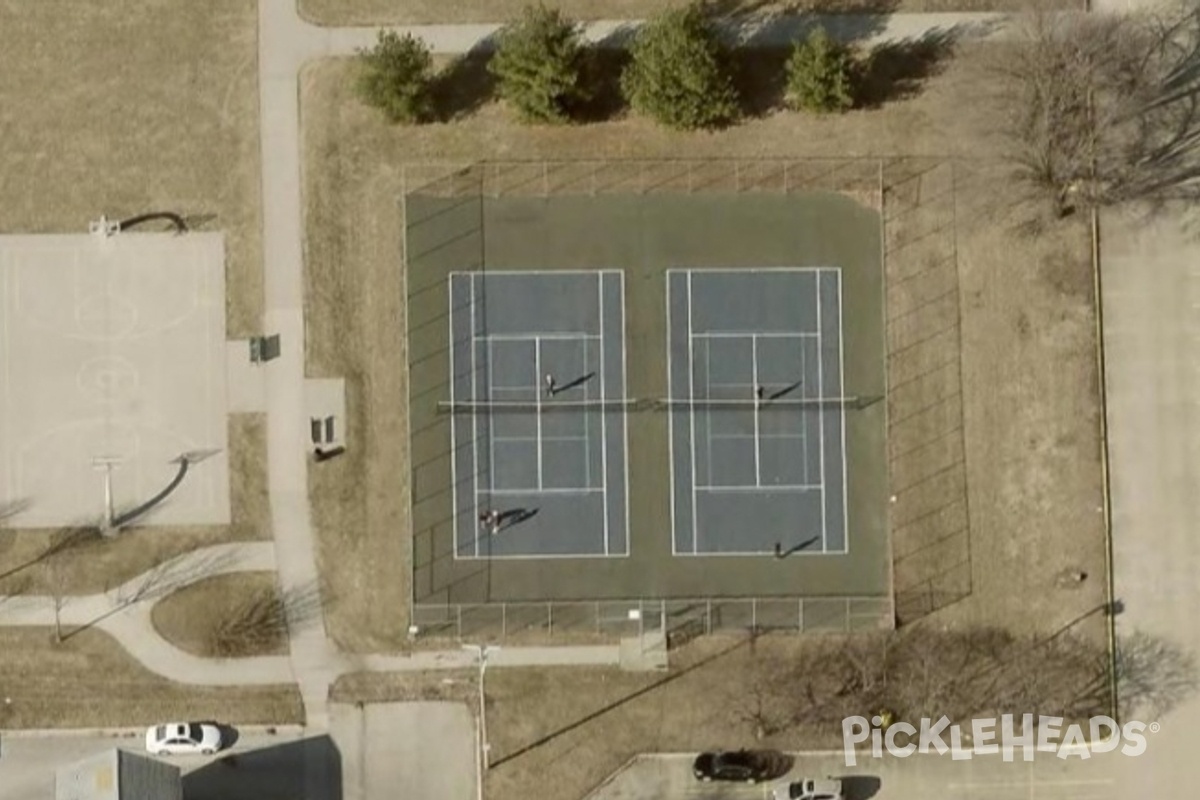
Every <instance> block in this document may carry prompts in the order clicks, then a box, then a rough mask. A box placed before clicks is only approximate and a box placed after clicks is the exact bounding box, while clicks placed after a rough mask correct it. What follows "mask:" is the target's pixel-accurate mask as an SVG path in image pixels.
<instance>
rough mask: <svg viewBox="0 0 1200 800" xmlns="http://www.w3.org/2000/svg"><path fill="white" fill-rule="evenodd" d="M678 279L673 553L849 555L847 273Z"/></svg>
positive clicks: (673, 315)
mask: <svg viewBox="0 0 1200 800" xmlns="http://www.w3.org/2000/svg"><path fill="white" fill-rule="evenodd" d="M667 282H668V286H667V313H668V319H669V322H668V331H669V333H668V336H669V340H670V341H669V347H668V357H669V360H670V367H669V371H670V395H671V401H672V404H671V408H672V410H671V427H670V438H671V486H672V527H673V540H674V541H673V547H674V552H675V553H676V554H677V555H710V554H711V555H716V554H721V555H735V554H737V555H741V554H745V555H761V554H763V553H771V552H774V553H776V554H796V555H806V554H830V553H846V552H848V550H849V542H848V541H847V530H846V528H847V525H846V458H845V452H846V446H845V414H846V412H847V410H848V409H851V408H853V407H854V404H855V403H856V398H851V397H846V396H845V395H844V390H843V377H842V376H843V360H842V359H843V355H842V335H841V333H842V281H841V270H840V269H836V268H804V269H799V268H797V269H761V270H756V269H738V270H729V271H723V270H669V271H668V273H667Z"/></svg>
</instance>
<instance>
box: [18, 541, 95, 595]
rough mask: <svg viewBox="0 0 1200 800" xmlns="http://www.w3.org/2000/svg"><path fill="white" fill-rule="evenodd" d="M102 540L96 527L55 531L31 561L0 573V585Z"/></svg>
mask: <svg viewBox="0 0 1200 800" xmlns="http://www.w3.org/2000/svg"><path fill="white" fill-rule="evenodd" d="M103 540H104V537H103V536H101V534H100V528H99V527H98V526H96V525H88V524H81V525H70V526H67V527H65V528H61V529H59V530H56V531H55V532H54V533H53V534H52V535H51V537H50V544H49V545H48V546H46V547H45V548H44V549H43V550H42V551H41V552H40V553H38V554H37V555H36V556H34V557H33V558H31V559H28V560H26V561H23V562H21V563H20V564H17V565H16V566H15V567H9V568H8V569H7V570H5V571H4V572H0V583H2V582H3V581H5V580H7V579H9V578H12V577H13V576H15V575H19V574H20V573H22V572H24V571H25V570H27V569H30V568H31V567H35V566H37V565H38V564H41V563H44V562H46V561H48V560H50V559H52V558H54V557H55V556H57V555H62V554H66V553H69V552H75V551H82V550H86V549H87V548H89V547H92V546H94V545H96V544H98V543H100V542H102V541H103ZM10 593H11V592H10Z"/></svg>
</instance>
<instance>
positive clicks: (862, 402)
mask: <svg viewBox="0 0 1200 800" xmlns="http://www.w3.org/2000/svg"><path fill="white" fill-rule="evenodd" d="M871 402H872V398H863V397H857V396H853V397H812V398H790V399H789V398H776V399H774V400H772V399H769V398H764V399H762V400H758V399H749V400H720V399H712V398H671V397H641V398H638V397H624V398H612V399H608V400H599V399H597V400H554V399H547V400H543V401H537V400H442V401H439V402H438V412H439V413H442V414H537V413H542V414H556V413H564V412H567V413H569V412H579V411H625V412H645V411H685V412H686V411H692V412H695V411H756V410H757V411H788V410H796V411H802V410H805V409H817V410H822V409H843V410H856V409H861V408H865V407H866V406H867V405H870V403H871Z"/></svg>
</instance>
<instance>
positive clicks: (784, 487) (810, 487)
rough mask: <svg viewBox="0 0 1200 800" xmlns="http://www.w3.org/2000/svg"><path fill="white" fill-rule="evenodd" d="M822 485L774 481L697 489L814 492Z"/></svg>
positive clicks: (709, 490)
mask: <svg viewBox="0 0 1200 800" xmlns="http://www.w3.org/2000/svg"><path fill="white" fill-rule="evenodd" d="M820 489H821V487H820V485H818V484H815V483H813V484H805V483H772V484H770V485H764V486H697V487H696V490H697V491H705V492H782V491H800V492H814V491H820Z"/></svg>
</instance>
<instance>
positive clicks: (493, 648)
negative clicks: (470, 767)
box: [462, 644, 500, 800]
mask: <svg viewBox="0 0 1200 800" xmlns="http://www.w3.org/2000/svg"><path fill="white" fill-rule="evenodd" d="M462 648H463V650H466V651H468V652H470V653H474V654H475V660H476V661H477V662H478V664H479V781H478V786H477V789H478V794H479V800H483V773H484V772H486V771H487V770H488V767H489V761H490V759H489V758H488V750H490V749H491V745H490V744H489V743H488V738H487V697H486V695H485V694H484V688H483V676H484V675H485V674H486V673H487V663H488V656H490V655H491V654H492V653H496V652H499V650H500V647H499V646H498V645H482V644H464V645H463V646H462Z"/></svg>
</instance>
